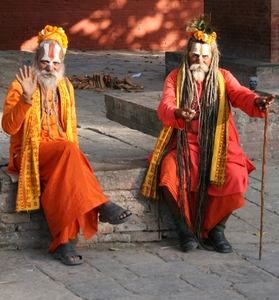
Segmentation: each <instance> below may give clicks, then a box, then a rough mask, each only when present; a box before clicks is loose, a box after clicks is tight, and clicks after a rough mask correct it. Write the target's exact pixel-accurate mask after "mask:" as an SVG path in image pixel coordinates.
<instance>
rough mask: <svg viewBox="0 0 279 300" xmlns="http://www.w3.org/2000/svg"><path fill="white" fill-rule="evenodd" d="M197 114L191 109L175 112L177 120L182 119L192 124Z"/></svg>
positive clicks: (185, 108) (184, 108)
mask: <svg viewBox="0 0 279 300" xmlns="http://www.w3.org/2000/svg"><path fill="white" fill-rule="evenodd" d="M195 114H196V111H195V110H194V109H191V108H189V107H182V108H177V109H176V110H175V112H174V115H175V117H176V118H177V119H179V118H180V119H182V120H184V121H185V122H190V121H191V120H192V119H193V118H194V116H195Z"/></svg>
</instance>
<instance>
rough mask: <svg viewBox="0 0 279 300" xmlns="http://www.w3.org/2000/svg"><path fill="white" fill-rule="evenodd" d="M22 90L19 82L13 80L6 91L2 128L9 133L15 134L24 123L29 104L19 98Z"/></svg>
mask: <svg viewBox="0 0 279 300" xmlns="http://www.w3.org/2000/svg"><path fill="white" fill-rule="evenodd" d="M22 93H23V90H22V88H21V85H20V83H19V82H18V81H17V80H14V81H13V82H12V83H11V84H10V86H9V88H8V91H7V94H6V99H5V102H4V106H3V116H2V128H3V130H4V131H5V132H6V133H8V134H10V135H14V134H16V133H17V132H18V131H19V130H20V128H21V126H22V125H23V123H24V120H25V116H26V113H27V111H28V110H29V109H30V108H31V106H30V105H28V104H26V103H25V102H24V101H22V100H20V96H21V95H22Z"/></svg>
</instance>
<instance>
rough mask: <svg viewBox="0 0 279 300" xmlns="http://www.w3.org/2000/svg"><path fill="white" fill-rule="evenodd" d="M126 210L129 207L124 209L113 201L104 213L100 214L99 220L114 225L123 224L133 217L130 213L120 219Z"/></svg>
mask: <svg viewBox="0 0 279 300" xmlns="http://www.w3.org/2000/svg"><path fill="white" fill-rule="evenodd" d="M126 211H127V209H124V208H122V207H121V206H119V205H117V204H115V203H111V204H109V205H108V207H107V208H106V210H105V212H104V214H103V215H100V216H99V221H100V222H102V223H110V224H112V225H117V224H122V223H124V222H126V221H128V220H129V219H131V218H132V217H133V214H132V213H130V214H129V215H127V216H126V217H124V218H122V219H120V218H119V217H120V216H121V214H123V213H125V212H126Z"/></svg>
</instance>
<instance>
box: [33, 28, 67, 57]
mask: <svg viewBox="0 0 279 300" xmlns="http://www.w3.org/2000/svg"><path fill="white" fill-rule="evenodd" d="M46 40H55V41H56V42H58V43H59V44H60V46H61V47H62V48H63V51H64V54H65V53H66V51H67V48H68V38H67V35H66V34H65V31H64V30H63V28H62V27H57V26H51V25H46V26H45V28H44V29H43V30H41V31H40V32H39V33H38V44H40V43H42V42H43V41H46Z"/></svg>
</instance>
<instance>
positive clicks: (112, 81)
mask: <svg viewBox="0 0 279 300" xmlns="http://www.w3.org/2000/svg"><path fill="white" fill-rule="evenodd" d="M69 80H70V81H71V83H72V84H73V86H74V88H75V89H84V90H86V89H95V90H96V91H103V90H104V89H106V88H110V89H122V90H126V91H127V92H143V87H142V86H140V85H138V84H134V83H133V82H132V80H131V78H130V77H128V76H125V77H124V79H122V80H120V79H119V78H117V77H112V76H111V75H110V74H108V75H105V74H103V73H97V72H94V73H93V74H92V76H88V75H85V76H73V77H70V78H69Z"/></svg>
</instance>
